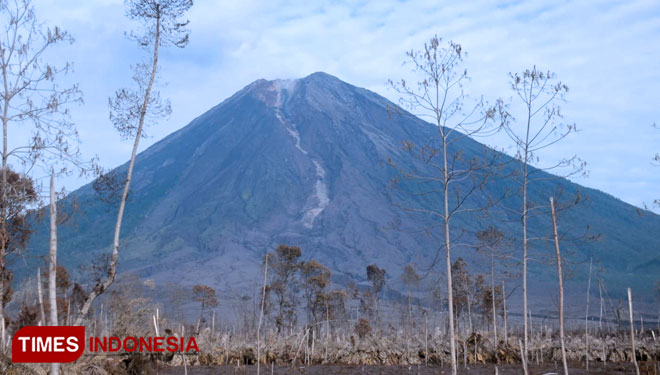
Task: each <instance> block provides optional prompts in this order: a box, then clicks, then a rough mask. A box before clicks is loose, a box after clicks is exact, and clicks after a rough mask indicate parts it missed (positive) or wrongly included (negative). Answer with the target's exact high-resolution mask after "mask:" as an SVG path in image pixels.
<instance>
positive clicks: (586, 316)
mask: <svg viewBox="0 0 660 375" xmlns="http://www.w3.org/2000/svg"><path fill="white" fill-rule="evenodd" d="M592 266H593V258H590V259H589V280H588V281H587V311H586V312H585V314H584V345H585V352H584V360H585V363H586V367H587V371H589V293H590V292H591V268H592Z"/></svg>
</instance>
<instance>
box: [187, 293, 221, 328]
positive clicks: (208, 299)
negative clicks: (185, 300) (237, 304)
mask: <svg viewBox="0 0 660 375" xmlns="http://www.w3.org/2000/svg"><path fill="white" fill-rule="evenodd" d="M192 292H193V301H196V302H199V303H200V305H201V309H200V312H199V322H200V324H201V322H203V321H204V312H205V311H206V310H207V309H209V308H212V307H218V304H219V303H218V297H217V295H216V292H215V289H213V288H211V287H210V286H208V285H201V284H196V285H194V286H193V288H192ZM198 333H199V329H198Z"/></svg>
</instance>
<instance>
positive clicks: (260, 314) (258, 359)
mask: <svg viewBox="0 0 660 375" xmlns="http://www.w3.org/2000/svg"><path fill="white" fill-rule="evenodd" d="M265 263H266V264H265V266H264V285H263V288H262V291H261V310H260V311H259V325H258V326H257V375H260V374H261V323H262V321H263V318H264V306H265V304H266V282H267V281H268V256H266V262H265ZM326 308H327V307H326Z"/></svg>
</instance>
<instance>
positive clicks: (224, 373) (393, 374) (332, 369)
mask: <svg viewBox="0 0 660 375" xmlns="http://www.w3.org/2000/svg"><path fill="white" fill-rule="evenodd" d="M649 365H650V366H649ZM557 366H559V367H557ZM647 367H648V370H647V371H643V372H642V374H644V375H646V374H654V375H655V374H656V372H654V371H655V370H654V366H653V364H643V365H642V369H643V370H646V369H647ZM187 370H188V374H189V375H241V374H245V375H251V374H256V373H257V366H241V367H236V366H199V367H188V369H187ZM529 370H530V374H532V375H534V374H544V375H551V374H560V373H561V372H562V370H561V364H560V363H558V364H556V365H555V364H546V365H541V366H536V365H531V366H530V369H529ZM497 371H498V374H502V375H509V374H511V375H513V374H515V375H519V374H522V367H521V366H520V365H515V364H504V365H499V366H497ZM569 372H570V373H571V375H582V374H589V375H600V374H603V375H605V374H608V375H609V374H612V375H616V374H634V373H635V367H634V366H633V365H632V364H631V363H614V364H607V365H604V364H602V363H594V364H592V365H590V367H589V372H587V371H586V370H585V368H584V365H580V364H579V363H569ZM158 373H159V374H161V375H180V374H183V373H184V368H183V367H167V368H164V369H161V370H159V371H158ZM449 373H451V369H450V368H449V367H447V366H444V367H440V366H428V367H427V366H423V365H419V366H358V365H317V366H296V367H289V366H274V367H270V366H268V367H262V368H261V374H264V375H268V374H273V375H289V374H308V375H325V374H328V375H437V374H449ZM458 373H459V374H476V375H481V374H483V375H486V374H489V375H490V374H495V366H494V365H492V364H478V365H469V366H468V367H467V368H465V367H463V366H461V367H459V371H458Z"/></svg>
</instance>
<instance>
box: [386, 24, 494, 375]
mask: <svg viewBox="0 0 660 375" xmlns="http://www.w3.org/2000/svg"><path fill="white" fill-rule="evenodd" d="M464 56H465V53H464V52H463V49H462V47H461V45H460V44H458V43H454V42H449V43H448V44H447V45H446V47H443V46H441V39H440V38H438V37H437V36H436V37H433V38H432V39H431V40H430V41H429V42H428V43H425V44H424V49H423V50H421V51H410V52H408V53H407V57H408V59H407V60H408V61H407V62H410V63H412V69H413V73H414V74H417V75H418V76H419V80H418V81H417V82H416V83H415V84H409V83H408V82H406V80H401V81H399V82H398V83H394V82H392V81H390V84H391V85H392V87H393V88H394V89H395V90H396V91H397V92H398V93H399V94H401V95H402V99H401V103H402V105H404V106H407V107H408V108H410V109H411V110H415V111H420V112H421V113H416V114H417V115H418V116H420V117H423V118H428V119H430V120H431V121H432V122H433V124H434V125H435V126H436V127H437V137H435V139H430V140H429V142H428V143H427V144H425V145H421V146H418V145H415V144H413V143H412V142H410V141H407V142H404V150H405V151H407V152H409V153H410V155H411V156H412V157H413V160H415V161H416V162H419V163H421V164H422V165H423V166H424V167H423V168H416V167H412V168H408V167H405V166H403V167H402V166H398V165H396V163H395V162H394V161H393V160H392V159H390V160H388V162H389V164H390V165H391V166H392V167H394V168H395V170H396V171H398V173H399V176H398V177H397V178H396V179H395V180H394V181H393V182H394V186H395V187H401V181H402V180H406V181H409V182H412V183H417V186H418V187H419V189H416V190H420V191H415V192H412V194H414V195H416V196H418V197H421V196H424V195H428V194H432V193H436V192H439V193H440V194H442V198H441V199H442V204H441V207H427V206H422V205H420V206H417V207H402V208H403V209H405V210H408V211H411V212H418V213H421V214H425V215H428V216H430V217H432V218H433V219H434V220H437V221H439V222H440V225H439V226H440V227H441V230H442V233H443V237H444V240H443V248H444V250H445V263H446V264H445V265H446V276H447V299H448V304H447V305H448V308H449V316H450V319H449V331H450V341H451V342H450V351H451V364H452V374H456V342H455V341H456V331H455V327H454V301H453V293H452V290H453V288H452V274H451V244H452V233H451V223H452V219H453V218H454V217H455V216H456V215H458V214H461V213H466V212H471V211H478V210H480V209H483V207H476V206H471V203H474V202H472V201H471V200H470V198H471V197H472V196H473V195H474V194H475V193H477V192H479V191H480V190H481V189H482V188H483V186H484V184H485V183H486V181H487V173H480V172H484V171H485V170H487V169H488V167H489V165H490V166H492V164H491V163H489V162H488V161H487V160H486V159H487V158H485V159H484V160H481V159H477V158H472V159H469V160H465V159H466V158H465V156H464V155H463V153H462V152H460V150H457V149H452V147H453V145H454V144H455V143H456V142H458V141H460V140H461V139H464V138H466V137H476V136H485V135H488V134H491V131H492V129H494V128H496V127H491V126H490V125H491V124H492V122H493V121H492V120H493V119H494V118H495V117H496V116H497V115H498V114H503V113H505V111H504V108H503V106H502V105H501V102H500V101H498V102H497V105H496V106H495V107H488V106H487V104H486V103H485V102H484V100H483V99H481V100H478V101H476V102H475V103H473V104H472V105H470V104H469V103H468V98H467V97H466V95H465V94H464V92H463V84H464V83H466V82H467V81H468V79H469V78H468V75H467V70H465V69H464V68H463V67H462V63H463V57H464ZM484 151H485V152H487V150H486V149H485V148H484ZM496 156H497V155H496V154H495V153H493V158H495V157H496ZM491 161H492V160H491ZM441 249H442V248H441Z"/></svg>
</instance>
